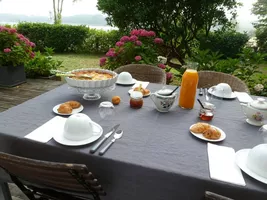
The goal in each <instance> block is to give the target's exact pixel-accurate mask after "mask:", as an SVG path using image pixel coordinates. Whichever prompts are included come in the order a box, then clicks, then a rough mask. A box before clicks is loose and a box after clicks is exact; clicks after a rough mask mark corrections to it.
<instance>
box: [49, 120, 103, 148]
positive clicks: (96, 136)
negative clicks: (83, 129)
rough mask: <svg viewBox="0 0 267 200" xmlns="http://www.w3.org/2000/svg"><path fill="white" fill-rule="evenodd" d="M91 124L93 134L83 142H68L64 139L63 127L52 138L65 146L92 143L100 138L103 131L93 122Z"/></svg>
mask: <svg viewBox="0 0 267 200" xmlns="http://www.w3.org/2000/svg"><path fill="white" fill-rule="evenodd" d="M91 124H92V128H93V132H94V133H95V134H94V135H92V136H91V137H89V138H87V139H85V140H79V141H75V140H68V139H67V138H65V137H64V127H62V131H61V132H58V133H57V134H55V135H54V136H53V138H54V140H55V141H56V142H58V143H59V144H62V145H66V146H81V145H85V144H89V143H92V142H94V141H96V140H97V139H99V138H100V137H101V135H102V133H103V129H102V127H101V126H100V125H99V124H97V123H95V122H91Z"/></svg>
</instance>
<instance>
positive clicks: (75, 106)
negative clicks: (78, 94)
mask: <svg viewBox="0 0 267 200" xmlns="http://www.w3.org/2000/svg"><path fill="white" fill-rule="evenodd" d="M66 103H68V104H69V105H70V106H71V107H72V108H73V109H75V108H79V107H80V106H81V104H80V102H78V101H68V102H66Z"/></svg>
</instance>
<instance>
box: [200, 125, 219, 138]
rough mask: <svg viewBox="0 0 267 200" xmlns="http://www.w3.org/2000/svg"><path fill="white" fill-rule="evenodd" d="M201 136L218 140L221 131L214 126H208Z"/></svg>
mask: <svg viewBox="0 0 267 200" xmlns="http://www.w3.org/2000/svg"><path fill="white" fill-rule="evenodd" d="M203 136H204V137H205V138H207V139H210V140H218V139H219V138H220V137H221V133H220V131H219V130H218V129H216V128H209V129H207V130H205V131H204V133H203Z"/></svg>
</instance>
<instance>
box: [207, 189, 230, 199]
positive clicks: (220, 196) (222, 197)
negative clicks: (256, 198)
mask: <svg viewBox="0 0 267 200" xmlns="http://www.w3.org/2000/svg"><path fill="white" fill-rule="evenodd" d="M205 200H234V199H230V198H228V197H225V196H222V195H219V194H215V193H213V192H209V191H206V192H205Z"/></svg>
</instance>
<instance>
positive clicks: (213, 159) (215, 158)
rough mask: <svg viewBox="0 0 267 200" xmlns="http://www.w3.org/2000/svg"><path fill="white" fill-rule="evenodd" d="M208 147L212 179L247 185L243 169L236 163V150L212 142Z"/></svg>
mask: <svg viewBox="0 0 267 200" xmlns="http://www.w3.org/2000/svg"><path fill="white" fill-rule="evenodd" d="M207 147H208V157H209V169H210V177H211V179H215V180H219V181H224V182H228V183H233V184H237V185H241V186H245V185H246V183H245V180H244V178H243V176H242V173H241V170H240V169H239V167H238V166H237V165H236V163H235V150H234V149H233V148H230V147H225V146H218V145H215V144H211V143H208V145H207Z"/></svg>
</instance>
